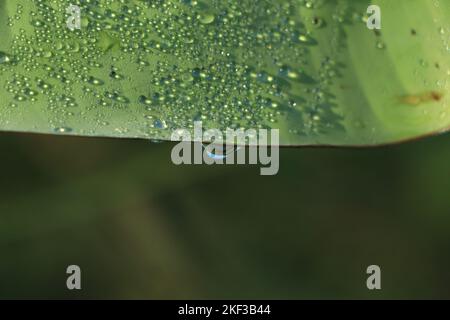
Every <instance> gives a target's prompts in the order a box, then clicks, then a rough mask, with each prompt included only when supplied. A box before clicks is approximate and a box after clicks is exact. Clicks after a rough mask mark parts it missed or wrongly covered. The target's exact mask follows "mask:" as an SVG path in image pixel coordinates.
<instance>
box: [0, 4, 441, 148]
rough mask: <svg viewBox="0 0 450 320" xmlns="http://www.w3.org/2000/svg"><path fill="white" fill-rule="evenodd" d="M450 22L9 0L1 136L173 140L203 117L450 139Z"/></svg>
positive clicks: (429, 13)
mask: <svg viewBox="0 0 450 320" xmlns="http://www.w3.org/2000/svg"><path fill="white" fill-rule="evenodd" d="M372 4H376V5H378V6H379V8H380V9H381V11H380V12H381V20H380V21H381V29H372V28H369V27H368V20H369V19H371V13H370V11H368V10H367V9H368V7H369V6H370V5H372ZM70 6H77V7H78V8H79V9H80V19H79V20H78V21H77V19H76V17H74V13H73V12H72V11H71V10H68V9H69V8H70ZM449 21H450V2H449V1H447V0H395V1H392V0H378V1H376V2H372V1H366V0H270V1H269V0H258V1H256V0H209V1H207V0H123V1H109V0H59V1H50V0H8V1H6V0H2V1H0V38H1V42H0V84H1V87H0V88H1V89H0V99H1V104H0V130H2V131H19V132H33V133H45V134H63V135H64V134H67V135H80V136H105V137H119V138H144V139H151V140H170V139H171V135H172V133H173V132H174V131H176V130H177V129H180V128H181V129H184V128H186V129H189V130H192V128H193V126H194V122H199V121H201V122H202V126H203V128H204V129H205V130H206V129H211V128H217V129H220V130H223V131H225V130H226V128H231V129H238V128H244V129H279V130H280V144H281V145H283V146H307V145H312V146H316V145H318V146H320V145H332V146H367V145H380V144H388V143H395V142H400V141H405V140H410V139H415V138H418V137H421V136H426V135H431V134H436V133H441V132H444V131H446V130H447V129H449V127H450V110H449V107H450V103H449V101H450V97H449V84H450V43H449V40H450V22H449ZM75 22H79V25H76V24H75Z"/></svg>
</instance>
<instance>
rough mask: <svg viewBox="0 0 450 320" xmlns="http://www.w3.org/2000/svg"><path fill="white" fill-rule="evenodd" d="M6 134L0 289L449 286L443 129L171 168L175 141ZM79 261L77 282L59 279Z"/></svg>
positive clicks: (321, 290)
mask: <svg viewBox="0 0 450 320" xmlns="http://www.w3.org/2000/svg"><path fill="white" fill-rule="evenodd" d="M0 146H1V157H0V164H1V166H0V167H1V170H2V173H1V179H0V191H1V197H0V252H1V256H0V298H9V299H15V298H40V299H42V298H63V299H79V298H85V299H94V298H102V299H105V298H114V299H115V298H127V299H222V298H225V299H228V298H233V299H241V298H242V299H250V298H252V299H310V298H328V299H347V298H358V299H360V298H368V299H379V298H389V299H391V298H395V299H398V298H427V299H428V298H450V285H449V284H450V250H449V249H450V194H449V192H450V188H449V186H450V170H449V164H450V135H443V136H439V137H433V138H429V139H425V140H422V141H417V142H413V143H408V144H402V145H397V146H390V147H382V148H374V149H328V148H322V149H282V150H281V154H280V172H279V174H278V175H277V176H273V177H263V176H260V175H259V168H258V167H256V166H212V167H208V166H180V167H177V166H175V165H173V164H172V163H171V160H170V150H171V147H172V144H170V143H162V144H152V143H149V142H146V141H133V140H117V139H95V138H74V137H60V136H43V135H29V134H7V133H2V134H1V135H0ZM70 264H77V265H79V266H80V267H81V268H82V286H83V290H82V291H68V290H67V289H66V287H65V282H66V273H65V271H66V267H67V266H68V265H70ZM371 264H378V265H380V266H381V268H382V290H381V291H377V292H374V291H369V290H367V288H366V276H367V275H366V273H365V271H366V268H367V266H369V265H371Z"/></svg>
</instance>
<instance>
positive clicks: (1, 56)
mask: <svg viewBox="0 0 450 320" xmlns="http://www.w3.org/2000/svg"><path fill="white" fill-rule="evenodd" d="M8 62H11V57H10V56H9V55H8V54H6V53H5V52H2V51H0V64H4V63H8Z"/></svg>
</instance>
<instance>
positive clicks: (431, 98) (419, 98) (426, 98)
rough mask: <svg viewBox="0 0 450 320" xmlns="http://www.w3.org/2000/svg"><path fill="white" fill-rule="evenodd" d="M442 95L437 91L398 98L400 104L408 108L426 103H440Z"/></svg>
mask: <svg viewBox="0 0 450 320" xmlns="http://www.w3.org/2000/svg"><path fill="white" fill-rule="evenodd" d="M443 96H444V95H443V94H442V93H440V92H437V91H429V92H425V93H422V94H417V95H413V94H410V95H405V96H401V97H400V103H402V104H407V105H410V106H418V105H421V104H424V103H428V102H437V101H441V100H442V98H443Z"/></svg>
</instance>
